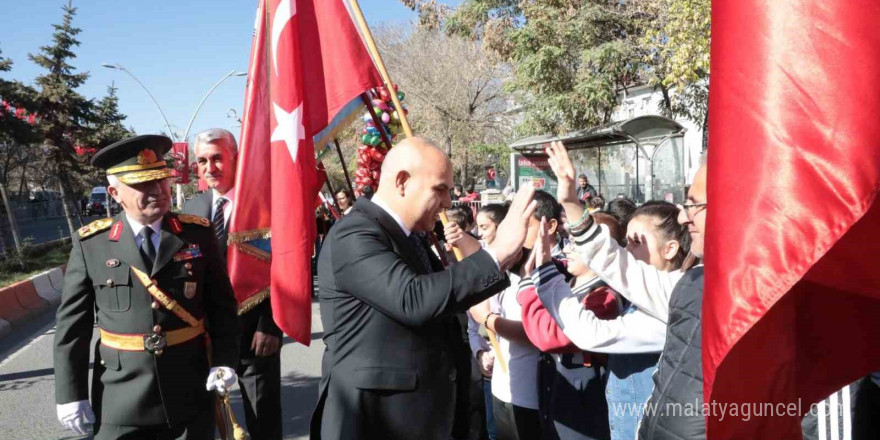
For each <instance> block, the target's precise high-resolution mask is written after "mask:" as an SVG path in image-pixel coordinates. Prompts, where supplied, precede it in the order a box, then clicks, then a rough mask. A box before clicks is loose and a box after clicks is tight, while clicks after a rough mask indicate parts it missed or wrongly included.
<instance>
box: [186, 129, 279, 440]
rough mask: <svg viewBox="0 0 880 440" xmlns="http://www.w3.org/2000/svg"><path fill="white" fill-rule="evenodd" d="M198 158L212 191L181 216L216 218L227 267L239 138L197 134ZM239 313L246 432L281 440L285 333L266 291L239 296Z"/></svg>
mask: <svg viewBox="0 0 880 440" xmlns="http://www.w3.org/2000/svg"><path fill="white" fill-rule="evenodd" d="M195 156H196V163H197V164H198V170H199V176H200V177H202V178H203V179H205V182H206V183H207V184H208V187H209V188H210V190H209V191H205V192H204V193H202V194H201V195H200V196H198V197H196V198H194V199H191V200H189V201H187V203H186V205H184V207H183V212H185V213H187V214H194V215H199V216H202V217H206V218H210V219H212V223H213V226H214V232H215V234H216V235H217V239H218V241H219V242H220V254H221V255H222V257H223V262H224V263H226V249H227V244H226V241H227V238H228V232H227V231H228V229H229V224H230V223H229V219H230V217H231V216H232V212H233V210H232V207H233V205H234V204H235V187H234V186H235V170H236V160H237V158H238V147H237V146H236V143H235V138H234V137H233V136H232V133H230V132H229V131H227V130H223V129H221V128H212V129H209V130H205V131H203V132H201V133H199V134H198V135H196V141H195ZM238 313H239V318H240V322H241V360H240V362H239V364H238V369H237V372H238V378H239V385H240V387H241V391H242V393H241V394H242V398H243V399H244V409H245V421H246V423H247V428H248V431H249V433H250V435H251V438H252V439H253V440H264V439H265V440H280V439H281V350H280V348H281V337H282V333H281V329H279V328H278V326H277V325H275V321H274V320H273V319H272V304H271V301H269V295H268V291H267V293H266V294H262V295H261V294H257V295H255V296H252V297H250V298H247V299H245V300H244V301H242V300H241V298H239V305H238Z"/></svg>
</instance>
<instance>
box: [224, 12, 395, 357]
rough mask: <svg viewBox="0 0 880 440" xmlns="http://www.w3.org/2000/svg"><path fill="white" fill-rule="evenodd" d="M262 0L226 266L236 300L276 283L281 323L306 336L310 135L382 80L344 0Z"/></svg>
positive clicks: (311, 232)
mask: <svg viewBox="0 0 880 440" xmlns="http://www.w3.org/2000/svg"><path fill="white" fill-rule="evenodd" d="M259 5H260V6H259V10H258V12H257V21H256V26H255V30H254V40H253V45H252V47H251V58H250V63H249V67H248V85H247V89H246V91H245V104H244V117H243V118H242V127H241V128H242V132H241V148H240V150H239V165H238V170H237V172H236V177H235V183H236V184H235V200H236V203H235V213H234V214H233V215H232V220H231V224H230V242H231V243H233V245H232V246H230V248H229V254H228V255H227V257H228V259H229V272H230V278H231V280H232V283H233V286H234V288H235V294H236V298H237V299H238V300H239V301H242V300H243V299H246V298H249V297H251V296H253V295H256V294H258V293H261V292H264V291H265V290H266V289H270V292H271V295H270V298H271V301H272V312H273V316H274V318H275V322H276V323H277V324H278V326H279V327H280V328H281V329H282V330H283V331H284V332H285V333H287V334H288V335H289V336H290V337H291V338H292V339H294V340H296V341H298V342H300V343H302V344H305V345H308V344H309V343H310V342H311V316H312V311H311V296H312V274H311V256H312V250H313V248H314V241H315V201H316V200H317V194H318V188H319V187H320V185H321V183H322V181H320V180H319V176H318V173H317V171H316V164H315V148H314V143H313V137H314V136H315V135H317V134H318V133H320V132H321V131H322V130H323V129H325V128H326V127H327V126H328V125H329V124H330V122H331V121H332V120H333V118H334V117H335V116H336V115H337V114H338V113H339V112H340V110H341V109H343V108H344V107H345V106H346V105H348V104H349V103H350V102H351V101H352V100H359V99H360V94H361V93H363V92H364V91H365V90H368V89H370V88H372V87H375V86H377V85H379V84H381V81H380V80H379V75H378V73H377V72H376V70H375V67H374V66H373V64H372V61H371V60H370V57H369V55H367V53H366V50H365V49H364V46H363V43H362V42H361V39H360V36H359V35H358V33H357V30H356V29H355V28H354V25H353V23H352V22H351V19H350V17H349V16H348V12H347V10H346V7H345V5H344V4H343V3H342V1H341V0H283V1H279V0H269V1H265V2H264V1H260V3H259ZM270 84H271V87H270ZM273 207H278V208H277V209H273Z"/></svg>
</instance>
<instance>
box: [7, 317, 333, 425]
mask: <svg viewBox="0 0 880 440" xmlns="http://www.w3.org/2000/svg"><path fill="white" fill-rule="evenodd" d="M54 332H55V323H54V318H53V317H52V316H47V317H44V318H43V319H42V320H41V321H37V322H34V323H32V324H31V325H30V326H29V328H27V329H22V331H20V332H19V334H15V335H10V336H9V337H7V338H4V340H3V341H2V342H0V438H3V439H4V440H50V439H53V440H54V439H74V438H80V437H77V436H71V435H70V432H69V431H64V430H63V429H62V428H61V425H60V424H59V423H58V420H57V419H56V417H55V397H54V396H55V394H54V393H55V381H54V376H53V374H54V373H53V368H52V340H53V339H52V338H53V337H54ZM22 333H29V334H22ZM322 334H323V328H322V326H321V317H320V312H319V306H318V304H317V303H315V304H314V305H313V306H312V344H311V346H310V347H305V346H303V345H300V344H298V343H295V342H293V341H291V340H290V339H287V338H285V341H284V347H283V348H282V349H281V386H282V391H281V395H282V402H283V403H282V417H283V420H284V438H285V439H306V438H308V432H309V418H310V417H311V413H312V409H313V408H314V405H315V402H316V401H317V397H318V381H319V379H320V375H321V355H322V354H323V352H324V344H323V343H322V342H321V336H322ZM95 335H97V331H96V332H95ZM231 400H232V404H233V406H234V409H235V412H236V418H237V419H238V420H239V421H240V422H241V423H244V413H243V412H242V408H241V395H240V394H239V391H238V388H237V387H236V389H235V390H233V393H232V395H231ZM82 438H91V437H90V436H89V437H82Z"/></svg>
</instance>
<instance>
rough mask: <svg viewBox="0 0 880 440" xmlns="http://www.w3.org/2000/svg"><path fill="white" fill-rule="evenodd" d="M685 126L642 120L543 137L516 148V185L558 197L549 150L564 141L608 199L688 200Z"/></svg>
mask: <svg viewBox="0 0 880 440" xmlns="http://www.w3.org/2000/svg"><path fill="white" fill-rule="evenodd" d="M684 133H685V128H684V127H683V126H682V125H681V124H679V123H678V122H676V121H674V120H672V119H669V118H666V117H663V116H653V115H649V116H639V117H636V118H632V119H627V120H624V121H618V122H612V123H609V124H604V125H600V126H596V127H592V128H588V129H585V130H579V131H575V132H572V133H568V134H565V135H562V136H554V135H541V136H532V137H529V138H525V139H521V140H519V141H516V142H514V143H513V144H511V145H510V148H511V149H512V150H513V153H512V154H511V167H510V169H511V170H512V174H513V177H514V179H513V182H514V185H515V187H516V188H517V189H518V188H519V186H520V185H521V184H523V183H526V182H531V183H533V184H535V185H536V186H537V187H538V188H540V189H543V190H545V191H548V192H550V193H551V194H554V195H555V194H556V176H554V175H553V172H552V171H550V167H549V165H548V164H547V155H546V154H545V153H544V149H545V148H547V147H548V146H549V145H550V143H551V142H553V141H560V142H562V144H563V145H564V146H565V148H566V149H567V150H568V151H569V156H570V157H571V159H572V163H573V164H574V166H575V171H576V172H577V174H585V175H586V176H587V178H588V179H589V181H590V184H592V185H593V187H595V188H596V191H598V192H599V194H601V195H602V196H603V197H604V198H605V200H606V201H607V200H611V199H613V198H615V197H619V196H620V197H627V198H630V199H632V200H633V201H635V202H636V203H644V202H645V201H646V200H667V201H670V202H673V203H680V202H682V201H684V198H685V193H686V173H685V170H686V169H688V168H687V167H689V166H690V164H686V163H685V158H686V157H689V156H688V155H687V154H685V153H686V152H685V149H684V148H685V146H684Z"/></svg>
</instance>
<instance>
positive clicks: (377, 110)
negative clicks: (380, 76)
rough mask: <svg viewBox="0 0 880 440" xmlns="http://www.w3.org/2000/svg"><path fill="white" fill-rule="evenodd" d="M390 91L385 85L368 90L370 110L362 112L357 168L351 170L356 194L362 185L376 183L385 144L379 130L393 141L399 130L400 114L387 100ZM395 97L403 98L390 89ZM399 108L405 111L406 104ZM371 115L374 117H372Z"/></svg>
mask: <svg viewBox="0 0 880 440" xmlns="http://www.w3.org/2000/svg"><path fill="white" fill-rule="evenodd" d="M391 93H392V92H391V91H389V90H388V88H387V87H384V86H383V87H378V88H375V89H373V90H371V91H370V93H369V96H370V97H371V100H370V103H371V104H372V114H371V112H370V111H369V110H368V111H367V112H365V113H364V116H363V121H364V128H363V130H361V138H360V141H361V144H362V145H361V146H359V147H358V156H357V169H356V170H355V172H354V184H355V188H356V192H357V193H358V195H360V194H363V189H364V188H366V187H368V186H369V187H372V188H373V190H375V189H376V187H377V186H378V185H379V174H380V173H381V171H380V170H381V168H382V161H383V160H385V153H387V152H388V147H389V145H387V144H385V142H384V140H383V136H382V134H383V133H384V135H385V138H386V139H387V140H388V142H389V143H393V142H394V140H395V138H396V137H397V135H398V134H400V133H401V132H402V131H403V128H402V126H401V123H400V115H398V114H397V112H396V111H395V110H394V104H393V102H392V100H391ZM393 93H397V98H398V99H399V100H401V101H403V98H404V96H405V95H404V93H403V92H400V91H398V90H397V85H395V86H394V92H393ZM403 112H404V113H405V114H408V113H409V112H408V111H407V110H406V107H403ZM373 115H375V119H374V118H373Z"/></svg>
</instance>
